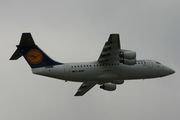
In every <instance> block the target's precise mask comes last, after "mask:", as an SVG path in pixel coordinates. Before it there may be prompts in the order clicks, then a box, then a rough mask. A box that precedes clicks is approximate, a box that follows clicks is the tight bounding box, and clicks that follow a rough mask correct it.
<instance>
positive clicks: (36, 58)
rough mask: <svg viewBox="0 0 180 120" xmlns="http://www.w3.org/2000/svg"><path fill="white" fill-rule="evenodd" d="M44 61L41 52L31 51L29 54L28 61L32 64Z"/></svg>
mask: <svg viewBox="0 0 180 120" xmlns="http://www.w3.org/2000/svg"><path fill="white" fill-rule="evenodd" d="M42 59H43V55H42V53H41V51H39V50H37V49H31V50H30V51H29V52H28V53H27V60H28V61H29V62H30V63H32V64H38V63H40V62H41V61H42Z"/></svg>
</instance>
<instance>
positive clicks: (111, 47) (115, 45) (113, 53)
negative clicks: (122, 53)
mask: <svg viewBox="0 0 180 120" xmlns="http://www.w3.org/2000/svg"><path fill="white" fill-rule="evenodd" d="M120 49H121V46H120V39H119V34H110V36H109V39H108V41H107V42H106V43H105V45H104V48H103V50H102V52H101V54H100V56H99V59H98V61H99V62H103V61H118V60H119V50H120Z"/></svg>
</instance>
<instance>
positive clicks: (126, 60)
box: [119, 50, 136, 65]
mask: <svg viewBox="0 0 180 120" xmlns="http://www.w3.org/2000/svg"><path fill="white" fill-rule="evenodd" d="M119 57H120V61H119V62H120V63H123V64H125V65H135V64H136V52H134V51H131V50H121V51H120V53H119Z"/></svg>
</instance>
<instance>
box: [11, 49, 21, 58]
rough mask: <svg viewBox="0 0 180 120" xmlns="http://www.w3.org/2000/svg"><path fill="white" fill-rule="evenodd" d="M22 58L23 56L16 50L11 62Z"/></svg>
mask: <svg viewBox="0 0 180 120" xmlns="http://www.w3.org/2000/svg"><path fill="white" fill-rule="evenodd" d="M21 56H22V54H21V53H20V52H19V50H18V49H16V51H15V52H14V54H13V55H12V56H11V58H10V59H9V60H17V59H19V58H20V57H21Z"/></svg>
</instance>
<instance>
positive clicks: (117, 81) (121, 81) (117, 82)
mask: <svg viewBox="0 0 180 120" xmlns="http://www.w3.org/2000/svg"><path fill="white" fill-rule="evenodd" d="M111 83H114V84H123V83H124V80H114V81H112V82H111Z"/></svg>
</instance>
